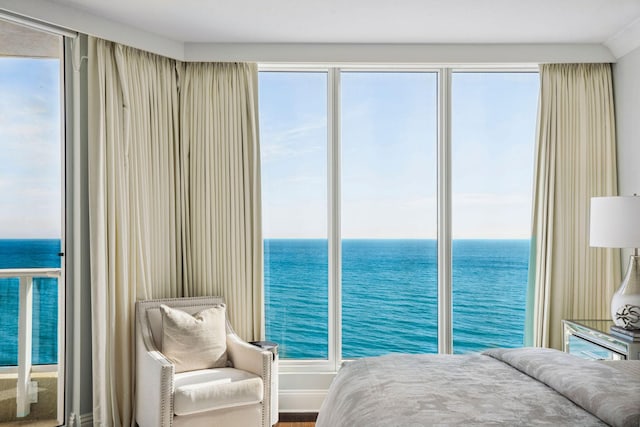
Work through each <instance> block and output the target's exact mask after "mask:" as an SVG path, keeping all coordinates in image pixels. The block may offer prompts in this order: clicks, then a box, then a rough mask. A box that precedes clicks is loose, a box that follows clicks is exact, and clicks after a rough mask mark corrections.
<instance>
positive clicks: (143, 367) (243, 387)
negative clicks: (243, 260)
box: [136, 297, 277, 427]
mask: <svg viewBox="0 0 640 427" xmlns="http://www.w3.org/2000/svg"><path fill="white" fill-rule="evenodd" d="M163 304H164V305H166V306H167V307H171V308H174V309H179V310H182V311H184V312H186V313H189V314H190V315H194V314H196V313H199V312H201V311H203V310H206V309H208V308H211V307H216V306H220V305H221V304H224V299H223V298H222V297H197V298H175V299H156V300H148V301H138V302H137V303H136V421H137V423H138V425H139V426H140V427H147V426H149V427H151V426H153V427H156V426H163V427H170V426H183V425H188V426H205V425H206V426H229V427H231V426H239V427H245V426H246V427H249V426H261V427H268V426H271V425H272V424H273V422H272V421H273V420H277V414H272V413H271V411H272V404H271V403H272V396H271V385H272V373H273V372H274V355H273V353H271V352H270V351H268V350H262V349H261V348H259V347H256V346H253V345H251V344H249V343H247V342H245V341H243V340H241V339H240V338H239V337H238V336H237V335H236V334H235V333H234V332H233V329H232V328H231V325H230V324H229V321H228V319H227V318H226V315H225V323H226V351H227V359H228V360H229V363H228V364H227V365H230V366H225V367H220V368H209V369H199V370H192V371H186V372H179V373H176V366H175V365H174V364H173V363H172V362H171V361H170V360H169V358H168V357H166V355H164V354H163V353H162V352H161V349H162V334H163V331H162V328H163V325H162V323H163V318H162V316H163V314H162V312H161V309H160V306H161V305H163ZM165 310H166V309H165ZM275 371H276V372H277V367H276V368H275ZM275 393H277V391H275ZM276 399H277V397H276ZM272 415H273V416H272Z"/></svg>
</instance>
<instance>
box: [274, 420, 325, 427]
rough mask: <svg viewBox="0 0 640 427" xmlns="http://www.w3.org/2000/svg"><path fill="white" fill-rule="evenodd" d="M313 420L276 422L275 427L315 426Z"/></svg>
mask: <svg viewBox="0 0 640 427" xmlns="http://www.w3.org/2000/svg"><path fill="white" fill-rule="evenodd" d="M315 425H316V423H315V422H314V421H285V422H281V423H278V424H276V427H315Z"/></svg>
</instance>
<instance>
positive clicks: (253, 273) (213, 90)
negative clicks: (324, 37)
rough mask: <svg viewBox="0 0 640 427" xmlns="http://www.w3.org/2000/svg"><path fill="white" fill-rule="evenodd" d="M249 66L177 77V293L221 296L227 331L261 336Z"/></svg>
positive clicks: (204, 68) (253, 69) (252, 73)
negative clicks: (181, 268)
mask: <svg viewBox="0 0 640 427" xmlns="http://www.w3.org/2000/svg"><path fill="white" fill-rule="evenodd" d="M257 76H258V70H257V66H256V65H255V64H213V63H190V64H186V66H185V68H184V70H183V72H182V73H181V78H180V82H181V88H180V107H181V109H180V119H181V125H182V130H181V138H180V149H181V161H182V164H181V170H182V171H183V177H182V185H183V186H184V191H183V194H184V195H185V198H184V200H183V203H182V211H183V213H184V220H183V227H184V233H183V236H184V238H185V241H184V252H183V259H184V265H185V275H184V285H185V286H184V291H185V292H184V294H185V296H193V295H224V296H225V298H226V301H227V302H228V308H229V310H228V315H229V319H230V321H231V324H232V325H233V328H234V329H235V330H236V332H238V333H239V334H240V335H241V336H243V337H249V338H251V339H254V340H256V339H259V338H260V337H261V336H262V335H263V331H262V328H263V326H262V325H263V319H262V313H259V312H257V311H256V312H248V311H247V310H239V309H238V308H241V307H262V306H263V301H262V298H263V297H262V232H261V226H262V222H261V221H262V220H261V215H260V210H261V203H260V161H259V160H260V151H259V147H258V145H257V144H256V141H257V140H258V105H257V99H258V82H257Z"/></svg>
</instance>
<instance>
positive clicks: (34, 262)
mask: <svg viewBox="0 0 640 427" xmlns="http://www.w3.org/2000/svg"><path fill="white" fill-rule="evenodd" d="M59 252H60V240H58V239H50V240H45V239H33V240H0V269H6V268H45V267H47V268H52V267H60V257H59V256H58V253H59ZM57 285H58V280H57V279H52V278H34V279H33V320H32V322H33V351H32V362H33V364H36V365H41V364H56V363H57V360H58V340H57V335H58V288H57ZM19 293H20V283H19V280H18V279H17V278H12V279H0V366H14V365H16V364H17V360H18V305H19V299H20V298H19Z"/></svg>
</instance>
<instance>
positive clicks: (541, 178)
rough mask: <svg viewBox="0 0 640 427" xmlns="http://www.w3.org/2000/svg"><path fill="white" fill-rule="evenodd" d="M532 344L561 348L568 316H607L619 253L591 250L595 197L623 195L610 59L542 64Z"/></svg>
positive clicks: (530, 324)
mask: <svg viewBox="0 0 640 427" xmlns="http://www.w3.org/2000/svg"><path fill="white" fill-rule="evenodd" d="M540 80H541V89H540V101H539V102H540V105H539V114H538V135H537V148H536V150H537V152H536V166H535V182H534V201H533V236H532V247H531V263H530V270H529V271H530V277H529V307H528V311H527V331H526V344H528V345H535V346H542V347H553V348H557V349H560V348H562V325H561V320H562V319H608V318H609V317H610V313H609V302H610V300H611V296H612V295H613V292H614V290H615V287H616V284H617V283H619V282H620V262H619V256H620V255H619V251H618V250H613V249H596V248H590V247H589V206H590V199H591V197H593V196H606V195H616V194H617V172H616V148H615V125H614V107H613V90H612V81H611V67H610V65H609V64H548V65H542V66H540Z"/></svg>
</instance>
